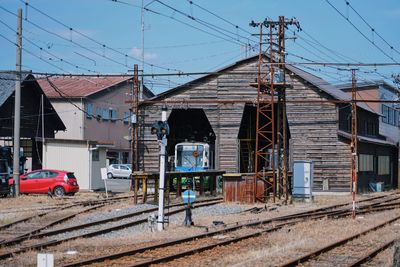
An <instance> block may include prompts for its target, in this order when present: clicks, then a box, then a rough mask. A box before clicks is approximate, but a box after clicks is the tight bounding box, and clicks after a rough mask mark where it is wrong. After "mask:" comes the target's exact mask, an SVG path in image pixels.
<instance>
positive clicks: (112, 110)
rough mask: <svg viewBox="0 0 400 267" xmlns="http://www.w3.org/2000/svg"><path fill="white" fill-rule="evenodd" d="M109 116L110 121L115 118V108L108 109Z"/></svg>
mask: <svg viewBox="0 0 400 267" xmlns="http://www.w3.org/2000/svg"><path fill="white" fill-rule="evenodd" d="M110 118H111V121H116V120H117V111H116V110H115V109H110Z"/></svg>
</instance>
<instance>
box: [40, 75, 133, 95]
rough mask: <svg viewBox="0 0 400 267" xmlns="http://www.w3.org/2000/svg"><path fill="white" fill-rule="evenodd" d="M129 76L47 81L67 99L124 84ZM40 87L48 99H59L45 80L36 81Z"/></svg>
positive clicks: (63, 78)
mask: <svg viewBox="0 0 400 267" xmlns="http://www.w3.org/2000/svg"><path fill="white" fill-rule="evenodd" d="M131 78H132V77H130V76H114V77H111V76H107V77H104V76H103V77H81V76H71V77H54V78H49V80H50V81H51V82H52V83H54V85H55V86H56V87H57V88H58V89H59V90H60V91H61V92H62V93H64V94H65V96H68V97H74V98H81V97H87V96H90V95H92V94H95V93H98V92H101V91H103V90H105V89H107V88H110V87H112V86H114V85H117V84H120V83H122V82H126V81H127V80H129V79H131ZM38 82H39V84H40V86H41V87H42V89H43V91H44V93H45V94H46V96H47V97H48V98H61V97H60V95H59V94H58V93H57V91H56V90H55V89H54V88H53V87H52V86H51V85H50V84H49V82H48V81H47V79H38Z"/></svg>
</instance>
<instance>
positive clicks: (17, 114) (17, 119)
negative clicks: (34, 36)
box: [13, 8, 22, 197]
mask: <svg viewBox="0 0 400 267" xmlns="http://www.w3.org/2000/svg"><path fill="white" fill-rule="evenodd" d="M21 64H22V9H21V8H20V9H18V30H17V58H16V70H17V78H16V81H15V98H14V101H15V102H14V148H13V149H14V151H13V179H14V194H15V196H16V197H17V196H19V191H20V190H19V189H20V187H19V184H20V181H19V178H20V177H19V174H20V173H19V164H20V162H19V148H20V143H19V141H20V140H19V139H20V125H21V80H22V76H21Z"/></svg>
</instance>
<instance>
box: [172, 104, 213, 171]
mask: <svg viewBox="0 0 400 267" xmlns="http://www.w3.org/2000/svg"><path fill="white" fill-rule="evenodd" d="M168 124H169V127H170V134H169V136H168V147H167V154H168V168H169V169H170V170H172V168H173V166H174V162H173V158H174V157H173V156H174V154H175V145H176V144H178V143H182V142H204V143H207V144H209V145H210V167H212V166H213V165H212V164H211V163H213V162H214V157H215V156H214V154H215V153H214V151H215V148H214V147H215V133H214V131H213V129H212V127H211V124H210V122H209V121H208V118H207V116H206V114H205V113H204V111H203V110H202V109H173V110H172V111H171V114H170V116H169V118H168Z"/></svg>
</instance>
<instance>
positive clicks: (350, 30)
mask: <svg viewBox="0 0 400 267" xmlns="http://www.w3.org/2000/svg"><path fill="white" fill-rule="evenodd" d="M25 1H26V2H28V5H26V4H25V3H24V1H20V0H0V48H1V49H0V59H1V60H0V70H15V58H16V55H15V54H16V46H15V40H16V32H15V31H16V30H15V29H16V27H17V26H16V25H17V18H16V17H15V15H13V14H10V13H9V12H12V13H17V9H18V8H22V11H23V18H24V20H23V37H24V39H23V47H24V51H23V58H22V62H23V63H22V65H23V69H24V70H32V71H33V72H38V73H42V72H43V73H68V74H69V73H127V72H130V71H132V69H133V65H134V64H139V66H141V56H142V30H141V29H142V25H141V21H142V20H141V15H142V9H141V6H142V0H85V1H82V0H25ZM347 2H348V3H349V5H347V4H346V1H344V0H302V1H300V0H192V1H189V0H160V1H157V0H156V1H154V0H143V5H144V6H145V10H144V12H143V16H144V27H143V29H144V31H143V32H144V38H143V39H144V59H145V65H144V67H143V69H144V73H145V74H158V73H176V72H177V71H181V72H185V73H187V72H209V71H214V70H217V69H219V68H222V67H224V66H226V65H230V64H232V63H234V62H236V61H238V60H240V59H243V58H244V57H246V56H249V55H255V54H257V53H258V45H257V43H258V40H257V38H258V37H257V36H252V35H251V33H258V31H259V30H258V28H253V27H250V26H249V23H250V22H251V21H252V20H254V21H256V22H260V21H263V20H264V19H265V18H270V19H273V20H276V19H277V18H278V16H285V17H286V18H292V17H295V18H296V19H297V20H298V21H299V22H300V25H301V28H302V31H300V32H296V39H293V38H291V39H288V40H287V41H286V51H287V52H288V56H287V61H288V62H312V61H314V62H315V61H316V62H346V63H348V62H353V63H356V62H362V63H397V62H400V30H399V27H398V25H400V1H399V0H382V1H376V0H347ZM329 3H331V4H332V5H333V6H334V7H335V8H336V9H337V10H338V11H339V12H341V13H342V14H343V16H344V17H345V18H343V17H342V16H341V15H340V14H339V13H338V12H337V11H336V10H335V9H334V8H333V7H332V6H331V5H330V4H329ZM356 12H357V13H358V14H359V15H360V16H361V17H359V16H358V14H357V13H356ZM351 23H352V24H353V25H355V26H356V27H357V29H358V30H357V29H355V28H354V27H353V26H352V25H351ZM367 23H368V25H367ZM236 26H237V27H236ZM371 28H372V29H374V30H371ZM71 29H72V30H71ZM291 30H293V31H295V30H296V28H294V27H289V29H288V30H287V31H286V33H287V37H293V36H294V33H293V32H292V31H291ZM359 31H360V32H361V33H360V32H359ZM362 34H363V35H364V37H363V35H362ZM380 36H381V37H382V38H381V37H380ZM367 39H369V41H368V40H367ZM382 39H383V40H382ZM371 42H373V43H374V44H375V45H373V44H371ZM391 47H393V48H391ZM246 50H247V53H246ZM294 55H295V56H294ZM296 56H297V57H296ZM299 56H300V57H302V58H303V59H301V58H299ZM302 67H303V68H304V69H305V70H306V71H310V72H312V73H314V74H316V75H318V76H320V77H322V78H324V79H326V80H328V81H329V82H331V83H333V84H338V83H344V82H348V81H349V80H350V78H351V75H350V72H349V71H344V70H338V68H337V67H332V66H330V67H327V66H325V67H324V66H314V65H304V66H302ZM140 68H142V67H140ZM397 73H400V67H399V66H388V67H378V68H372V67H369V68H360V69H359V71H357V78H358V80H359V81H370V80H377V79H380V80H381V79H385V80H387V81H390V80H391V75H393V74H397ZM196 77H197V76H193V75H191V76H186V75H182V76H180V77H179V76H170V77H146V78H145V84H146V86H147V87H149V88H150V89H152V90H153V92H155V93H160V92H163V91H165V90H168V89H171V88H173V87H176V86H177V85H179V84H182V83H184V82H187V81H188V80H191V79H195V78H196Z"/></svg>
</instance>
